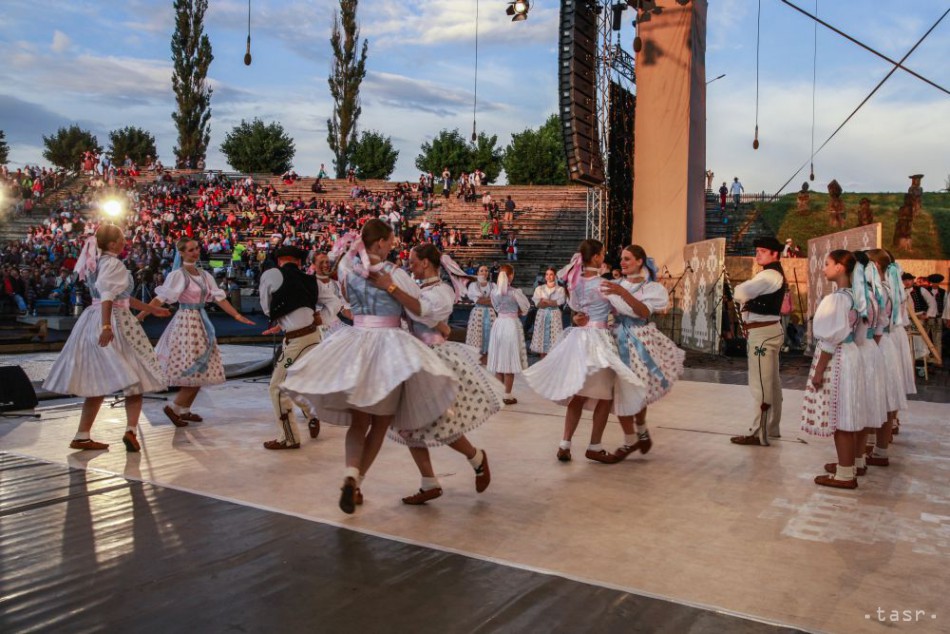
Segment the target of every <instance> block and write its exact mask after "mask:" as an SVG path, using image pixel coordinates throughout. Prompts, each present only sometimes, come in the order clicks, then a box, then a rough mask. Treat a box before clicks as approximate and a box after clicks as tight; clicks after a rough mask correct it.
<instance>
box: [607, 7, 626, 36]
mask: <svg viewBox="0 0 950 634" xmlns="http://www.w3.org/2000/svg"><path fill="white" fill-rule="evenodd" d="M610 10H611V11H612V12H613V19H612V20H611V23H610V28H612V29H613V30H614V31H619V30H620V27H621V26H622V23H621V21H622V20H623V12H624V11H626V10H627V3H626V2H617V3H614V4H612V5H610Z"/></svg>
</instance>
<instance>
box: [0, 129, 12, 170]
mask: <svg viewBox="0 0 950 634" xmlns="http://www.w3.org/2000/svg"><path fill="white" fill-rule="evenodd" d="M9 157H10V146H9V145H7V137H6V135H5V134H4V133H3V130H0V165H6V164H7V160H8V159H9Z"/></svg>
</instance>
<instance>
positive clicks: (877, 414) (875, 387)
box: [825, 251, 888, 476]
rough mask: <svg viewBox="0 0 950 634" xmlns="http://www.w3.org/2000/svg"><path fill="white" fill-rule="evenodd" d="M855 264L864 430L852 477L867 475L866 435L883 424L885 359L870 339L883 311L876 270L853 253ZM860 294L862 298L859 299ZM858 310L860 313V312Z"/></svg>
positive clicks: (865, 258)
mask: <svg viewBox="0 0 950 634" xmlns="http://www.w3.org/2000/svg"><path fill="white" fill-rule="evenodd" d="M854 257H855V259H857V261H858V263H857V265H855V267H854V273H853V277H854V283H853V284H852V286H853V288H854V292H855V304H856V306H858V308H859V312H860V313H861V315H860V316H861V317H862V319H860V320H859V321H858V323H857V325H856V326H855V329H854V343H855V344H856V345H857V346H858V350H859V351H860V353H861V369H862V371H863V372H864V396H865V400H864V406H865V420H864V429H862V430H861V431H859V432H858V438H857V446H858V455H857V456H856V457H855V461H854V469H855V474H856V475H859V476H863V475H864V474H866V473H867V463H866V461H865V455H864V447H865V445H866V444H867V441H868V435H869V434H871V433H874V434H875V435H876V434H877V430H878V429H880V428H881V427H882V426H883V425H884V423H885V422H886V421H887V393H886V392H887V385H886V382H887V376H888V375H887V359H886V358H885V356H884V350H883V349H882V347H881V346H880V345H879V344H878V342H877V341H875V339H874V333H875V325H876V324H877V321H878V319H879V315H880V313H881V311H882V310H883V307H882V306H883V304H884V287H883V284H882V282H881V276H880V275H879V274H878V270H877V266H876V265H874V264H872V263H871V261H870V260H869V259H868V256H867V253H866V252H865V251H855V253H854ZM862 292H863V294H864V296H863V297H861V293H862ZM860 309H864V310H863V311H861V310H860ZM835 467H836V465H835V463H829V464H826V465H825V470H826V471H828V473H835Z"/></svg>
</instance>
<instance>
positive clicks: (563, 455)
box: [557, 447, 571, 462]
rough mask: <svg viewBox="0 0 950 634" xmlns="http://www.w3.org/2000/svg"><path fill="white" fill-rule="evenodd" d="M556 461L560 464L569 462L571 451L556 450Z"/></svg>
mask: <svg viewBox="0 0 950 634" xmlns="http://www.w3.org/2000/svg"><path fill="white" fill-rule="evenodd" d="M557 459H558V460H560V461H561V462H570V461H571V450H570V449H562V448H560V447H559V448H558V450H557Z"/></svg>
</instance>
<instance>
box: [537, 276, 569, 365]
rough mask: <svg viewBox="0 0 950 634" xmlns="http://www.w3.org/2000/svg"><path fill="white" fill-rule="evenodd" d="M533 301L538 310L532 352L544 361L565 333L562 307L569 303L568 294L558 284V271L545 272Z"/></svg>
mask: <svg viewBox="0 0 950 634" xmlns="http://www.w3.org/2000/svg"><path fill="white" fill-rule="evenodd" d="M531 301H532V302H534V305H535V306H536V307H537V309H538V313H537V315H536V316H535V319H534V334H532V335H531V351H532V352H535V353H537V354H539V355H541V358H542V359H543V358H544V357H545V355H547V353H549V352H551V349H552V348H553V347H554V346H556V345H557V342H558V341H560V340H561V336H562V333H563V331H564V328H563V326H562V324H561V307H562V306H564V304H565V303H566V302H567V294H566V293H565V292H564V288H563V287H562V286H560V285H559V284H558V283H557V271H556V270H554V268H553V267H548V269H547V270H545V271H544V284H542V285H540V286H538V287H537V288H535V289H534V295H533V296H532V297H531Z"/></svg>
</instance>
